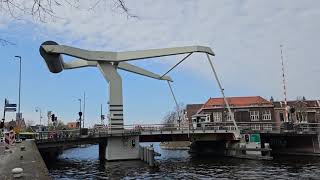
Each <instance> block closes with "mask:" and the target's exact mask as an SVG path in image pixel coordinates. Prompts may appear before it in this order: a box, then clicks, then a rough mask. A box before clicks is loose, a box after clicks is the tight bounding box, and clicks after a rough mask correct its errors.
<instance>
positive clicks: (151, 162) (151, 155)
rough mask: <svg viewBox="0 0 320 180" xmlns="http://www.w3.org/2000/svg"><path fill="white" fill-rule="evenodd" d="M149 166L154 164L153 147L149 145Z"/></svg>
mask: <svg viewBox="0 0 320 180" xmlns="http://www.w3.org/2000/svg"><path fill="white" fill-rule="evenodd" d="M148 160H149V166H151V167H153V166H154V149H153V147H149V156H148Z"/></svg>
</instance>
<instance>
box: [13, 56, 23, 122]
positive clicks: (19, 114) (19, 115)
mask: <svg viewBox="0 0 320 180" xmlns="http://www.w3.org/2000/svg"><path fill="white" fill-rule="evenodd" d="M14 57H16V58H19V104H18V117H19V120H20V119H21V118H22V117H21V113H20V102H21V101H20V97H21V56H14ZM18 117H16V118H18Z"/></svg>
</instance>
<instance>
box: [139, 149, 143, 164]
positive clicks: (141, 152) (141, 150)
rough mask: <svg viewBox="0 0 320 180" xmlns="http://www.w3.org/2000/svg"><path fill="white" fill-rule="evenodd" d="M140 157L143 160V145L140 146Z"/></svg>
mask: <svg viewBox="0 0 320 180" xmlns="http://www.w3.org/2000/svg"><path fill="white" fill-rule="evenodd" d="M139 153H140V159H141V160H142V161H143V147H142V146H139Z"/></svg>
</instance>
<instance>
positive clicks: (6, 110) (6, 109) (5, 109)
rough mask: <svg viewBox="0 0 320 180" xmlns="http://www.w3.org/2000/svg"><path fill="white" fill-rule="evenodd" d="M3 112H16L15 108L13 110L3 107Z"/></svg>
mask: <svg viewBox="0 0 320 180" xmlns="http://www.w3.org/2000/svg"><path fill="white" fill-rule="evenodd" d="M4 111H5V112H16V111H17V108H15V107H5V108H4Z"/></svg>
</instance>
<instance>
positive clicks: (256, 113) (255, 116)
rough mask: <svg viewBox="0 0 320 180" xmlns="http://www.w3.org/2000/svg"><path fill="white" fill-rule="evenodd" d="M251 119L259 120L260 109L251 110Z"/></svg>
mask: <svg viewBox="0 0 320 180" xmlns="http://www.w3.org/2000/svg"><path fill="white" fill-rule="evenodd" d="M250 120H251V121H259V111H250Z"/></svg>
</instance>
